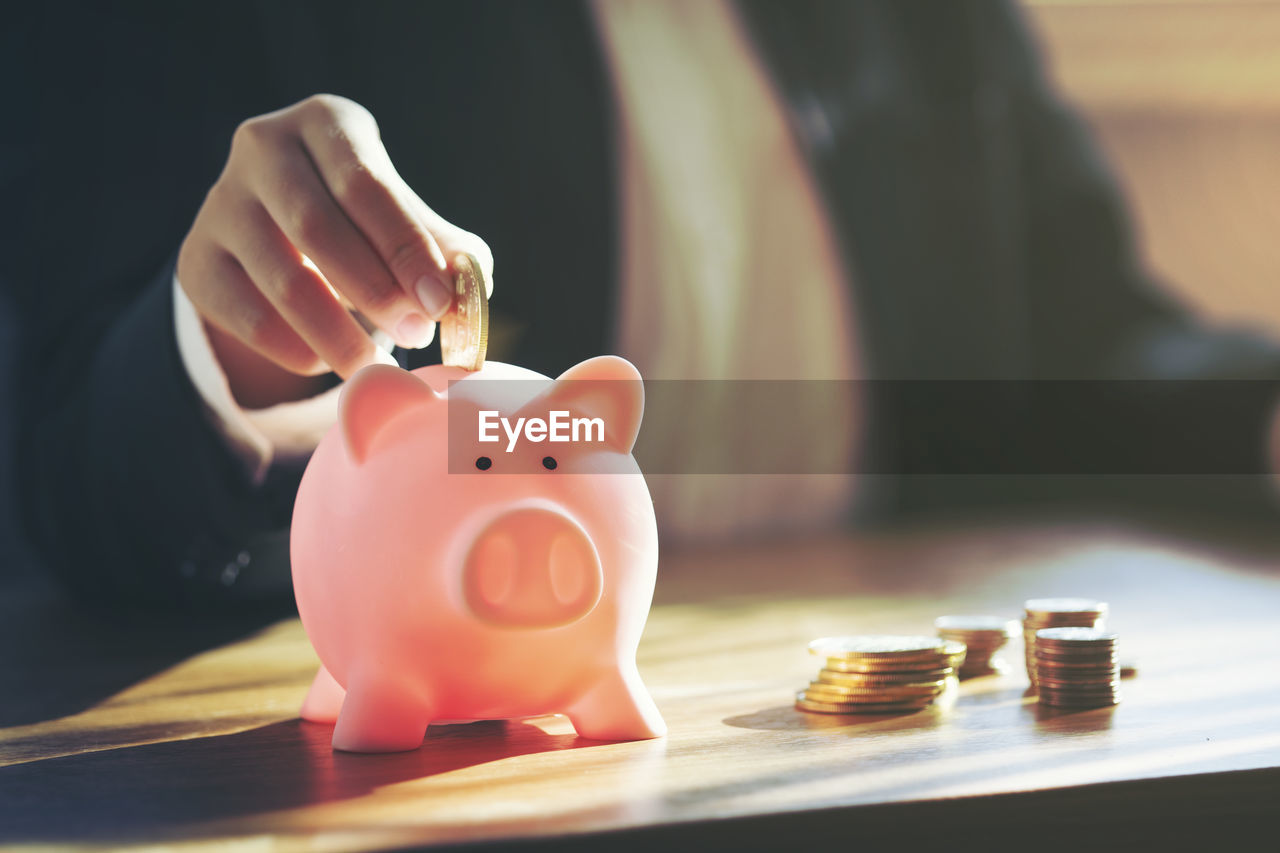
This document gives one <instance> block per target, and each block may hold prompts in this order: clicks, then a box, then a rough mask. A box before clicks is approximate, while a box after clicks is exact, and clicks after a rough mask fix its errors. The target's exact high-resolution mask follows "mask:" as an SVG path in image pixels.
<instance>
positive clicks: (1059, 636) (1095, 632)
mask: <svg viewBox="0 0 1280 853" xmlns="http://www.w3.org/2000/svg"><path fill="white" fill-rule="evenodd" d="M1117 639H1119V638H1118V637H1117V636H1116V635H1115V634H1113V633H1111V632H1110V631H1107V630H1104V629H1101V628H1083V627H1078V626H1072V627H1061V628H1041V629H1039V630H1038V631H1036V646H1037V647H1038V648H1042V649H1043V648H1073V649H1074V648H1100V647H1108V646H1112V645H1115V642H1116V640H1117Z"/></svg>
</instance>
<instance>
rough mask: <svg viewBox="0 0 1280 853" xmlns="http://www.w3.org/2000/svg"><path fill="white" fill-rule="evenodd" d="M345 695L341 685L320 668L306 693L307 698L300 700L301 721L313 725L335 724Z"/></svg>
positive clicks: (322, 667) (325, 670)
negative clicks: (308, 721)
mask: <svg viewBox="0 0 1280 853" xmlns="http://www.w3.org/2000/svg"><path fill="white" fill-rule="evenodd" d="M346 693H347V691H345V690H343V689H342V685H341V684H339V683H338V682H336V681H334V679H333V676H332V675H330V674H329V670H327V669H325V668H324V666H321V667H320V671H319V672H317V673H316V677H315V680H314V681H312V682H311V689H310V690H308V691H307V698H306V699H303V700H302V719H304V720H310V721H311V722H313V723H334V722H336V721H337V719H338V712H339V711H341V710H342V698H343V697H344V696H345V695H346Z"/></svg>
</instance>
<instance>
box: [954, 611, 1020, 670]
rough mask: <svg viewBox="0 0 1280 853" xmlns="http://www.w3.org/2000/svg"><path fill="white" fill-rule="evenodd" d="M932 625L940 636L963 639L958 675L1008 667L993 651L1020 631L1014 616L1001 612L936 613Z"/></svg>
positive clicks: (961, 640)
mask: <svg viewBox="0 0 1280 853" xmlns="http://www.w3.org/2000/svg"><path fill="white" fill-rule="evenodd" d="M933 626H934V627H935V628H937V629H938V636H939V637H941V638H942V639H944V640H955V641H957V642H961V643H964V645H965V648H966V650H967V651H966V653H965V658H964V665H963V666H961V667H960V672H959V675H960V677H961V678H974V677H976V676H979V675H995V674H998V673H1003V672H1007V671H1008V667H1007V666H1006V665H1005V663H1004V661H1003V660H1001V659H1000V658H999V657H997V656H996V653H997V652H999V651H1000V649H1001V648H1002V647H1003V646H1004V645H1005V644H1006V643H1008V642H1009V640H1011V639H1013V638H1014V637H1017V636H1019V635H1020V634H1021V633H1022V626H1021V625H1019V624H1018V620H1017V619H1005V618H1004V617H1002V616H939V617H938V618H937V619H935V620H934V622H933Z"/></svg>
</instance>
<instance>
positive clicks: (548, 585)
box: [462, 509, 604, 628]
mask: <svg viewBox="0 0 1280 853" xmlns="http://www.w3.org/2000/svg"><path fill="white" fill-rule="evenodd" d="M603 584H604V575H603V570H602V568H601V565H600V555H599V554H598V553H597V551H596V548H595V545H594V544H593V543H592V541H591V539H590V537H588V536H587V534H586V532H585V531H584V530H583V529H582V528H581V527H579V526H578V525H577V524H575V523H574V522H573V521H572V520H571V519H569V518H568V517H567V516H564V515H561V514H560V513H558V512H554V511H552V510H546V509H519V510H514V511H511V512H508V513H506V514H504V515H502V516H499V517H498V518H497V519H495V520H494V521H492V522H491V523H490V524H489V525H488V526H487V527H485V528H484V530H482V531H481V532H480V535H479V536H477V537H476V540H475V542H474V543H473V544H472V546H471V548H470V550H469V551H468V552H467V556H466V560H465V563H464V565H463V569H462V585H463V591H464V594H465V597H466V602H467V606H468V607H469V608H470V609H471V612H472V613H473V614H474V615H475V616H476V617H477V618H478V619H480V620H481V621H483V622H487V623H489V624H493V625H498V626H501V627H506V628H554V627H557V626H560V625H567V624H569V623H571V622H575V621H577V620H578V619H581V618H582V617H583V616H585V615H586V614H587V613H589V612H591V610H592V608H594V607H595V606H596V602H598V601H599V600H600V592H601V589H602V587H603Z"/></svg>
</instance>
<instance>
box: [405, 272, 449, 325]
mask: <svg viewBox="0 0 1280 853" xmlns="http://www.w3.org/2000/svg"><path fill="white" fill-rule="evenodd" d="M413 292H414V293H416V294H417V295H418V301H419V302H421V303H422V307H423V308H425V309H427V314H428V316H430V317H431V318H432V319H433V320H439V319H440V318H441V317H443V316H444V315H445V314H446V313H447V312H448V310H449V306H450V305H452V304H453V288H451V287H448V286H446V285H445V283H444V282H442V281H441V280H440V279H438V278H433V277H432V276H429V275H424V276H423V277H422V278H420V279H418V283H417V284H416V285H414V287H413Z"/></svg>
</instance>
